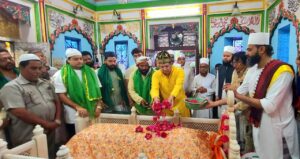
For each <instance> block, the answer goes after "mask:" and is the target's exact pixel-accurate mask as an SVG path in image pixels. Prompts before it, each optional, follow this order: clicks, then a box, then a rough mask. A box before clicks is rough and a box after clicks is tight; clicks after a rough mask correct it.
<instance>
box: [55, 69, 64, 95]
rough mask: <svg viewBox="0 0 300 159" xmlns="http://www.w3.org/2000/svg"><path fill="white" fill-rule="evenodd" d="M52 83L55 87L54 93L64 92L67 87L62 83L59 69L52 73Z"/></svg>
mask: <svg viewBox="0 0 300 159" xmlns="http://www.w3.org/2000/svg"><path fill="white" fill-rule="evenodd" d="M53 84H54V88H55V93H66V92H67V89H66V87H65V85H64V83H63V80H62V77H61V70H59V71H57V72H56V73H55V75H54V79H53Z"/></svg>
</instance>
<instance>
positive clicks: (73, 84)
mask: <svg viewBox="0 0 300 159" xmlns="http://www.w3.org/2000/svg"><path fill="white" fill-rule="evenodd" d="M81 72H82V82H81V81H80V79H79V77H78V76H77V74H76V72H75V71H74V69H73V68H72V67H71V66H70V64H66V65H64V66H63V67H62V68H61V76H62V79H63V82H64V84H65V86H66V88H67V94H68V95H69V98H70V99H71V100H72V101H73V102H75V103H76V104H78V105H80V106H81V107H83V108H85V109H86V110H87V111H88V112H89V115H90V117H94V113H95V109H96V105H97V102H98V100H99V99H100V98H101V92H100V89H99V83H98V81H97V80H98V79H97V76H96V74H95V72H94V70H92V69H91V68H90V67H89V66H87V65H83V66H82V67H81Z"/></svg>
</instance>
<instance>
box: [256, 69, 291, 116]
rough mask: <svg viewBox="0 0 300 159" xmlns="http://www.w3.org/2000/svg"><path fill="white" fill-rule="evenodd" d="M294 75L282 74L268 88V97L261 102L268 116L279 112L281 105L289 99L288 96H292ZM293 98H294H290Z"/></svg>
mask: <svg viewBox="0 0 300 159" xmlns="http://www.w3.org/2000/svg"><path fill="white" fill-rule="evenodd" d="M292 81H293V75H292V74H291V73H289V72H284V73H282V74H281V75H280V76H279V77H278V79H277V80H276V81H275V82H274V83H273V84H272V85H271V86H270V87H269V88H268V90H267V94H266V97H265V98H263V99H261V100H260V103H261V105H262V107H263V109H264V111H265V112H266V113H268V114H271V113H273V112H274V111H276V110H278V107H280V106H282V105H281V104H279V103H281V102H282V101H284V100H292V99H287V97H288V96H287V95H289V94H291V93H292V91H291V88H292ZM290 97H292V96H290Z"/></svg>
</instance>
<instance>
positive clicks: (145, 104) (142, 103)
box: [141, 100, 149, 107]
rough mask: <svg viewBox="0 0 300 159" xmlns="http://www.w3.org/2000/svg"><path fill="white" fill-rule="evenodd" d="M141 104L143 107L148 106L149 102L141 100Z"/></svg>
mask: <svg viewBox="0 0 300 159" xmlns="http://www.w3.org/2000/svg"><path fill="white" fill-rule="evenodd" d="M141 105H142V106H143V107H148V106H149V103H148V102H146V101H145V100H142V101H141Z"/></svg>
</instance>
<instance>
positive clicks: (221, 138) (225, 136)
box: [220, 135, 229, 143]
mask: <svg viewBox="0 0 300 159" xmlns="http://www.w3.org/2000/svg"><path fill="white" fill-rule="evenodd" d="M220 140H221V141H223V142H224V143H226V142H228V141H229V138H228V136H227V135H222V136H221V137H220Z"/></svg>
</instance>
